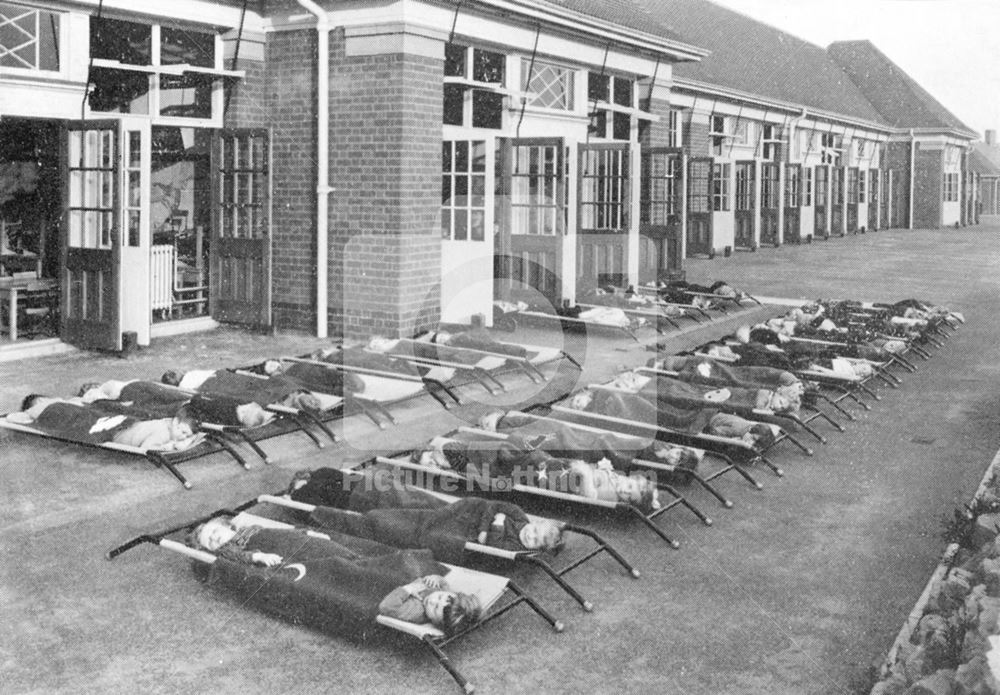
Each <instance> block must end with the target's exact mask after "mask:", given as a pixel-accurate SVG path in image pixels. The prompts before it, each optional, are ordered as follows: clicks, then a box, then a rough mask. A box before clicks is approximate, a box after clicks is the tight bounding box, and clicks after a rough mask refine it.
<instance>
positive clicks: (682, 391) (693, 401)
mask: <svg viewBox="0 0 1000 695" xmlns="http://www.w3.org/2000/svg"><path fill="white" fill-rule="evenodd" d="M644 373H645V374H649V376H645V374H644ZM632 374H635V375H636V376H637V377H638V379H639V381H637V382H636V384H635V386H634V387H632V388H627V387H623V386H617V385H615V383H614V382H611V383H607V384H590V385H588V387H587V388H588V389H591V390H600V391H610V392H617V393H629V394H633V395H638V394H639V393H640V391H644V392H648V391H651V390H655V393H656V396H657V399H658V401H659V400H666V401H667V402H669V403H670V404H671V405H672V406H673V407H677V408H683V409H688V410H690V409H698V408H713V409H716V410H719V411H720V412H723V413H732V414H733V415H739V416H740V417H744V418H747V419H750V420H757V421H761V422H769V423H774V424H780V423H786V422H790V423H793V424H795V425H797V426H798V427H800V428H801V429H802V430H804V431H805V432H807V433H809V434H810V435H811V436H813V437H814V438H815V439H816V440H817V441H819V442H820V443H822V444H826V442H827V440H826V437H824V436H823V435H822V434H820V433H819V432H817V431H816V430H815V429H813V428H812V427H811V426H810V422H811V419H803V418H801V417H799V416H798V415H797V414H795V413H791V412H784V413H779V412H777V411H775V410H771V409H768V408H758V407H755V406H754V404H753V403H751V402H750V399H751V396H752V394H753V392H754V391H756V390H757V389H741V388H739V387H732V388H729V389H726V390H727V391H729V392H730V394H731V396H730V397H729V398H726V399H725V400H709V396H711V395H712V394H713V393H718V392H719V391H720V389H711V388H709V387H707V386H700V385H699V384H688V383H687V382H684V381H680V380H678V379H674V378H672V377H670V376H667V375H664V374H660V373H658V372H657V370H652V369H649V368H640V369H638V370H636V371H634V372H632ZM647 387H648V388H647ZM822 415H825V413H822ZM812 417H819V414H814V415H813V416H812ZM825 419H827V420H828V421H829V422H830V423H831V424H832V425H833V426H834V427H835V428H836V429H837V430H838V431H840V432H843V431H844V428H843V427H842V426H841V425H840V424H839V423H837V422H835V421H834V420H833V419H832V418H830V417H829V416H826V418H825ZM780 438H781V439H782V440H784V439H787V440H789V441H791V442H792V443H793V444H794V445H795V446H797V447H798V448H799V449H801V450H802V451H803V452H804V453H811V452H810V450H809V448H808V447H807V446H805V445H804V444H802V443H801V442H800V441H799V440H798V439H797V438H796V437H795V436H794V435H793V434H792V433H791V432H790V431H789V430H788V429H787V428H785V427H782V428H781V435H780Z"/></svg>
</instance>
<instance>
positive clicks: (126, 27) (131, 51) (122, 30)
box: [90, 17, 153, 65]
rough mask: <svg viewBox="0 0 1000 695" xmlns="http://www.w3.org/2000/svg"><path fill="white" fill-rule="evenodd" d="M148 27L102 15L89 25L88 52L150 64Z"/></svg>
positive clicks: (150, 36) (150, 42)
mask: <svg viewBox="0 0 1000 695" xmlns="http://www.w3.org/2000/svg"><path fill="white" fill-rule="evenodd" d="M152 46H153V34H152V27H149V26H147V25H145V24H136V23H135V22H124V21H121V20H118V19H107V18H104V17H101V18H99V19H98V18H94V19H93V20H92V21H91V25H90V54H91V55H92V56H93V57H94V58H106V59H107V60H117V61H119V62H121V63H126V64H128V65H152V63H153V60H152V55H153V53H152Z"/></svg>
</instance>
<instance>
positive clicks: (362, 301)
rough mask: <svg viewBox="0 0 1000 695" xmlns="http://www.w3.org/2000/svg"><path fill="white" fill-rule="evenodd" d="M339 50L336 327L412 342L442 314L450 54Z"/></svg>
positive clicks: (334, 176) (333, 209) (333, 176)
mask: <svg viewBox="0 0 1000 695" xmlns="http://www.w3.org/2000/svg"><path fill="white" fill-rule="evenodd" d="M330 43H331V60H330V73H331V74H330V83H331V86H330V89H331V93H330V112H331V126H330V146H331V162H330V185H331V186H333V187H334V188H335V189H336V192H334V193H332V194H331V204H330V296H329V301H330V314H331V317H330V318H331V324H333V323H338V324H343V326H344V333H345V334H347V335H361V336H370V335H372V333H382V334H388V335H409V334H412V333H413V332H414V331H416V330H418V329H421V328H426V327H428V326H430V325H432V324H434V323H436V322H437V321H438V319H439V316H440V303H441V300H440V284H441V232H440V215H441V123H442V98H441V85H442V76H443V55H442V59H432V58H425V57H420V56H416V55H406V54H390V55H374V56H352V57H348V56H345V55H344V41H343V34H342V33H341V32H334V34H333V35H331V41H330Z"/></svg>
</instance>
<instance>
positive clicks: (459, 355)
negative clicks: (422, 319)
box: [389, 342, 483, 366]
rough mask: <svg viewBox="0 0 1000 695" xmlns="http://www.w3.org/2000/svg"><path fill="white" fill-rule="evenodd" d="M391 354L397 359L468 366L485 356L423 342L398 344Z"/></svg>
mask: <svg viewBox="0 0 1000 695" xmlns="http://www.w3.org/2000/svg"><path fill="white" fill-rule="evenodd" d="M389 354H390V355H395V356H397V357H420V358H422V359H427V360H437V361H440V362H452V363H454V364H461V365H466V366H472V365H474V364H476V363H477V362H479V360H481V359H483V355H477V354H475V353H472V352H464V351H462V350H455V349H453V348H450V347H448V346H447V345H438V344H436V343H423V342H402V343H398V344H397V345H396V346H395V347H394V348H392V350H390V352H389Z"/></svg>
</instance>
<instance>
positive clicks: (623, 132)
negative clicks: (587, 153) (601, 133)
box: [612, 113, 632, 140]
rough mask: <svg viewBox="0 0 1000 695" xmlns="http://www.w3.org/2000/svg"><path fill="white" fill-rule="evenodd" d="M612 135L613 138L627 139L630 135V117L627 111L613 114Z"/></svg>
mask: <svg viewBox="0 0 1000 695" xmlns="http://www.w3.org/2000/svg"><path fill="white" fill-rule="evenodd" d="M612 137H613V138H614V139H615V140H629V139H630V138H631V137H632V119H631V117H630V116H629V115H628V114H627V113H616V114H614V133H613V134H612Z"/></svg>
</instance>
